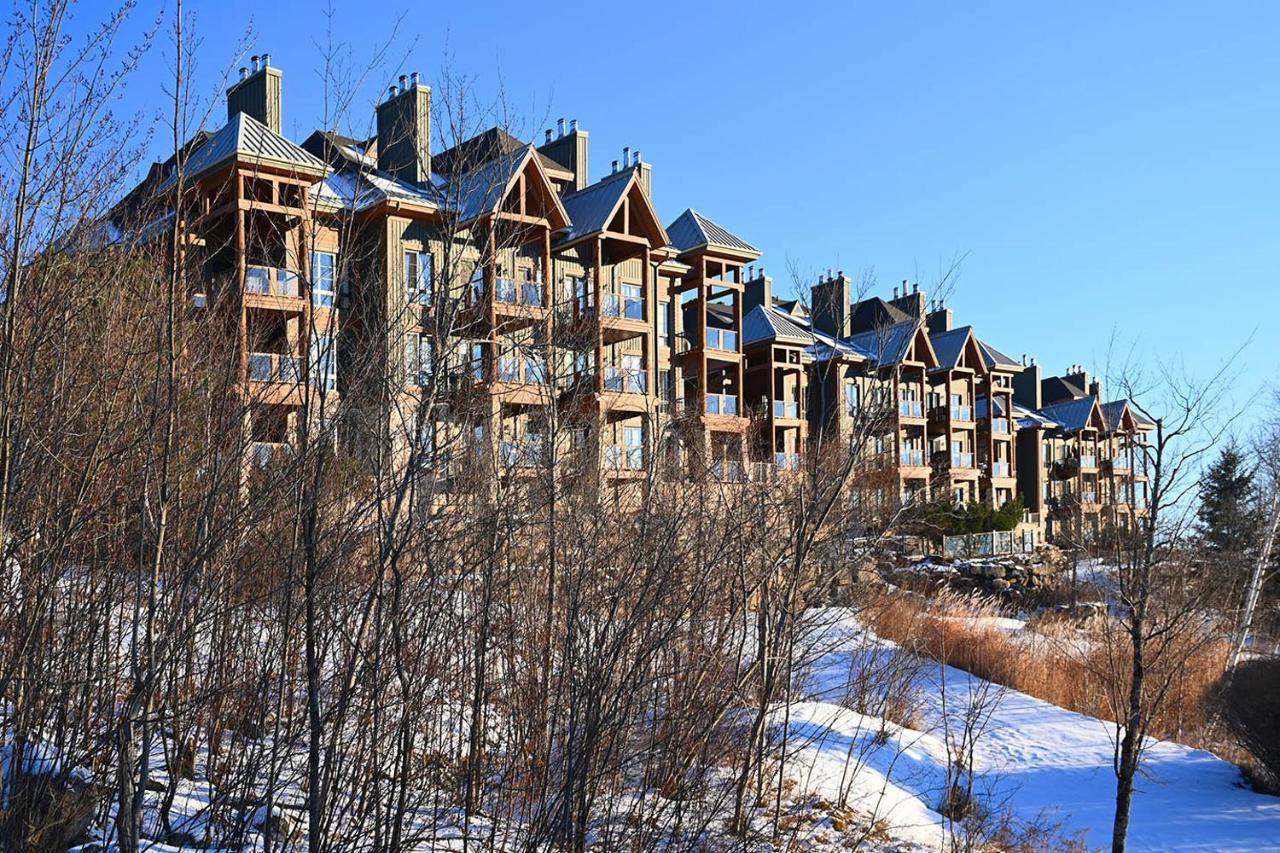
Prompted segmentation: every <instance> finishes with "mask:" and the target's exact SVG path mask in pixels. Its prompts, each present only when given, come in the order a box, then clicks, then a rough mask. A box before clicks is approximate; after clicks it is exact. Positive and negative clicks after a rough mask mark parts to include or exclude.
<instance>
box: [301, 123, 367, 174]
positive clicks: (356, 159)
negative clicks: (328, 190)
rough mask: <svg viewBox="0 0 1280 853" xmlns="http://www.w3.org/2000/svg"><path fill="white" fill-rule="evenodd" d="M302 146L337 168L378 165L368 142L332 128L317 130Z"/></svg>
mask: <svg viewBox="0 0 1280 853" xmlns="http://www.w3.org/2000/svg"><path fill="white" fill-rule="evenodd" d="M302 147H303V148H304V149H305V150H306V151H308V152H309V153H311V154H314V155H315V156H316V157H319V158H320V159H321V160H324V161H325V162H326V163H328V164H329V165H330V166H332V167H333V168H335V169H341V168H343V167H345V166H361V167H365V168H370V169H374V168H377V166H378V158H377V157H376V156H374V155H373V154H372V153H371V149H370V146H369V144H368V142H365V141H361V140H359V139H352V138H351V137H350V136H343V135H342V134H340V133H334V132H333V131H330V130H317V131H315V132H314V133H312V134H311V135H310V136H308V137H307V138H306V139H305V140H303V142H302Z"/></svg>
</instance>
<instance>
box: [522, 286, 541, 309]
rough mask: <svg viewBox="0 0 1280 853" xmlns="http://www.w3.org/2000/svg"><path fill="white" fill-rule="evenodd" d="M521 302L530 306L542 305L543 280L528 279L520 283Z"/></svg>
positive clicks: (537, 306)
mask: <svg viewBox="0 0 1280 853" xmlns="http://www.w3.org/2000/svg"><path fill="white" fill-rule="evenodd" d="M520 304H521V305H527V306H529V307H530V308H541V307H542V282H540V281H526V282H524V283H522V284H521V285H520Z"/></svg>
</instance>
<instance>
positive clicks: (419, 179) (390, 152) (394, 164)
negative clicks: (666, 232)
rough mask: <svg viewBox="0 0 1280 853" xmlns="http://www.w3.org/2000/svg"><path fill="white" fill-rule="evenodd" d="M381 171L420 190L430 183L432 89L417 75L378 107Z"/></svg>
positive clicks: (394, 91)
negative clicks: (421, 81)
mask: <svg viewBox="0 0 1280 853" xmlns="http://www.w3.org/2000/svg"><path fill="white" fill-rule="evenodd" d="M378 168H379V169H381V170H382V171H384V172H389V173H391V174H392V175H395V176H396V177H397V178H399V179H400V180H402V181H407V182H408V183H411V184H414V185H416V186H419V187H425V186H427V185H428V184H430V183H431V89H430V87H428V86H423V85H422V84H421V83H419V82H418V74H417V72H414V74H413V75H412V77H411V78H407V77H401V78H400V86H399V88H397V87H395V86H392V87H391V90H390V93H389V94H388V95H387V99H386V100H385V101H383V102H382V103H380V104H378Z"/></svg>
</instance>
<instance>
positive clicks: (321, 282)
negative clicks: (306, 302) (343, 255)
mask: <svg viewBox="0 0 1280 853" xmlns="http://www.w3.org/2000/svg"><path fill="white" fill-rule="evenodd" d="M337 263H338V261H337V256H336V255H334V254H333V252H312V253H311V304H312V305H315V306H317V307H320V308H332V307H333V305H334V299H335V286H336V281H337V278H336V277H337Z"/></svg>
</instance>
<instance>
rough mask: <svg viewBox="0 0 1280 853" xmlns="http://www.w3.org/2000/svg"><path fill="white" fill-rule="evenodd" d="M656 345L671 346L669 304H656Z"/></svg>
mask: <svg viewBox="0 0 1280 853" xmlns="http://www.w3.org/2000/svg"><path fill="white" fill-rule="evenodd" d="M658 343H660V344H662V345H663V346H667V347H669V346H671V303H670V302H659V303H658Z"/></svg>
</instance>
